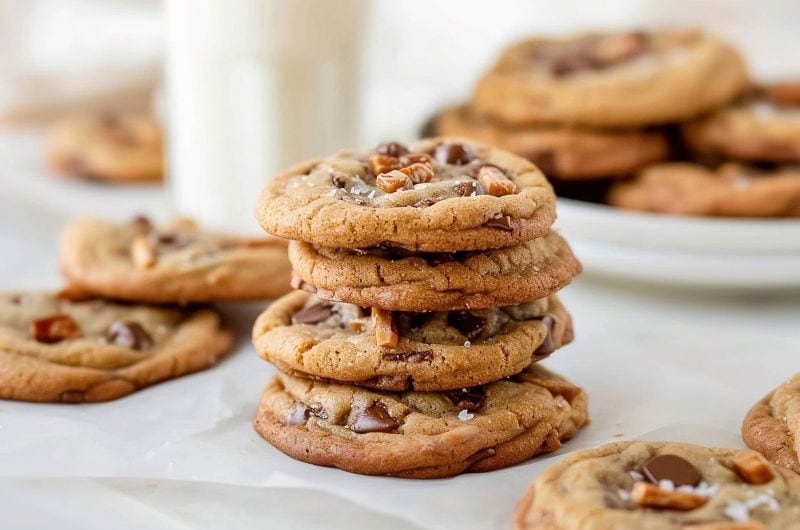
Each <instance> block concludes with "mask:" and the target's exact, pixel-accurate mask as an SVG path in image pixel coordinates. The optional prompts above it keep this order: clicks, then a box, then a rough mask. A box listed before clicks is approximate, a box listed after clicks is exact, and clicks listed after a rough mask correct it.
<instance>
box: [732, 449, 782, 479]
mask: <svg viewBox="0 0 800 530" xmlns="http://www.w3.org/2000/svg"><path fill="white" fill-rule="evenodd" d="M733 470H734V471H736V474H737V475H739V477H741V479H742V480H744V481H745V482H747V483H748V484H755V485H759V484H766V483H767V482H769V481H771V480H772V479H774V478H775V472H774V471H772V466H771V465H770V463H769V462H768V461H767V459H766V458H764V456H763V455H762V454H761V453H758V452H756V451H742V452H741V453H739V454H737V455H736V456H735V457H734V458H733Z"/></svg>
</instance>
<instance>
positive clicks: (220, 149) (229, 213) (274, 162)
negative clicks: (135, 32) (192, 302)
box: [166, 0, 369, 232]
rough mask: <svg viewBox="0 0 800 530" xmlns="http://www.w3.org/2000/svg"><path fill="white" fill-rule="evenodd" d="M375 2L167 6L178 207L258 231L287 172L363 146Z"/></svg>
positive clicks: (217, 224) (273, 0)
mask: <svg viewBox="0 0 800 530" xmlns="http://www.w3.org/2000/svg"><path fill="white" fill-rule="evenodd" d="M368 3H369V2H368V0H335V1H333V0H224V1H223V0H167V2H166V6H167V9H166V11H167V64H166V88H167V93H166V96H167V97H166V122H167V131H168V132H167V137H168V144H169V145H168V163H169V175H170V181H171V186H172V191H173V195H174V200H175V207H176V210H177V212H178V213H179V214H181V215H188V216H191V217H194V218H195V219H197V220H198V221H200V222H202V223H204V224H207V225H209V226H211V227H214V228H217V229H225V230H236V231H245V232H247V231H249V232H255V231H257V230H258V226H257V224H256V222H255V220H254V218H253V207H254V204H255V201H256V199H257V197H258V194H259V192H260V191H261V189H262V188H263V186H264V184H265V183H266V182H267V180H268V179H269V178H270V177H271V176H272V175H274V174H275V173H276V172H278V171H280V170H281V169H283V168H286V167H288V166H290V165H292V164H295V163H297V162H301V161H303V160H305V159H307V158H311V157H314V156H319V155H323V154H326V153H330V152H333V151H336V150H338V149H341V148H344V147H347V146H352V145H353V142H354V139H355V136H356V134H357V131H356V130H355V127H356V125H357V123H358V116H357V113H358V97H357V96H358V85H359V80H358V64H359V55H360V44H361V37H362V35H363V33H364V32H363V27H364V24H365V23H366V20H367V15H368V14H367V10H368V8H369V6H368Z"/></svg>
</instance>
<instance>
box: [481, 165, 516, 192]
mask: <svg viewBox="0 0 800 530" xmlns="http://www.w3.org/2000/svg"><path fill="white" fill-rule="evenodd" d="M478 182H480V183H481V186H483V189H484V190H486V193H488V194H489V195H494V196H495V197H502V196H503V195H511V194H512V193H516V191H517V185H516V184H514V183H513V182H512V181H511V179H509V178H508V177H507V176H505V174H504V173H503V172H502V171H500V170H499V169H498V168H496V167H494V166H489V165H486V166H483V167H481V169H480V170H479V171H478Z"/></svg>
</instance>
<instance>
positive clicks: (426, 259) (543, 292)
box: [289, 232, 581, 311]
mask: <svg viewBox="0 0 800 530" xmlns="http://www.w3.org/2000/svg"><path fill="white" fill-rule="evenodd" d="M289 259H290V261H291V262H292V266H293V267H294V273H295V274H296V278H295V282H294V285H295V287H298V288H303V289H306V290H309V291H311V292H314V293H316V294H317V296H318V297H319V298H322V299H325V300H331V301H336V302H347V303H351V304H357V305H360V306H365V307H379V308H381V309H389V310H394V311H450V310H454V309H480V308H487V307H500V306H507V305H515V304H521V303H523V302H527V301H528V300H533V299H535V298H543V297H546V296H547V295H549V294H551V293H554V292H555V291H558V290H559V289H561V288H562V287H564V286H565V285H567V284H568V283H569V282H570V281H571V280H572V278H573V276H576V275H577V274H578V273H579V272H580V271H581V265H580V263H579V262H578V260H577V259H576V258H575V256H574V255H573V254H572V251H571V250H570V248H569V245H567V242H566V241H564V240H563V239H562V238H561V236H559V235H558V234H556V233H554V232H551V233H550V234H548V235H546V236H544V237H542V238H539V239H534V240H533V241H528V242H525V243H520V244H519V245H515V246H513V247H508V248H501V249H497V250H490V251H484V252H477V251H473V252H456V253H424V254H419V253H411V252H408V251H405V250H403V249H391V248H390V249H381V248H373V249H369V250H360V251H348V250H340V249H331V248H323V247H314V245H311V244H309V243H303V242H299V241H292V242H291V243H290V245H289Z"/></svg>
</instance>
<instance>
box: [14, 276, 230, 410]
mask: <svg viewBox="0 0 800 530" xmlns="http://www.w3.org/2000/svg"><path fill="white" fill-rule="evenodd" d="M231 343H232V336H231V334H230V332H229V331H227V330H226V329H224V328H223V327H222V326H221V325H220V319H219V316H218V315H217V314H216V313H214V312H212V311H211V310H209V309H174V308H165V307H153V306H145V305H124V304H116V303H112V302H108V301H105V300H99V299H86V300H67V299H62V298H59V297H58V296H56V295H53V294H48V293H39V292H17V293H4V294H0V398H2V399H15V400H22V401H49V402H62V403H80V402H92V401H107V400H110V399H116V398H118V397H121V396H124V395H126V394H130V393H131V392H135V391H136V390H139V389H141V388H143V387H146V386H149V385H152V384H155V383H158V382H160V381H163V380H165V379H171V378H174V377H179V376H181V375H184V374H188V373H191V372H196V371H198V370H203V369H205V368H209V367H210V366H212V365H214V363H216V362H217V361H218V360H219V359H220V358H221V357H222V356H223V355H225V354H226V353H227V352H228V350H229V349H230V347H231Z"/></svg>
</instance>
